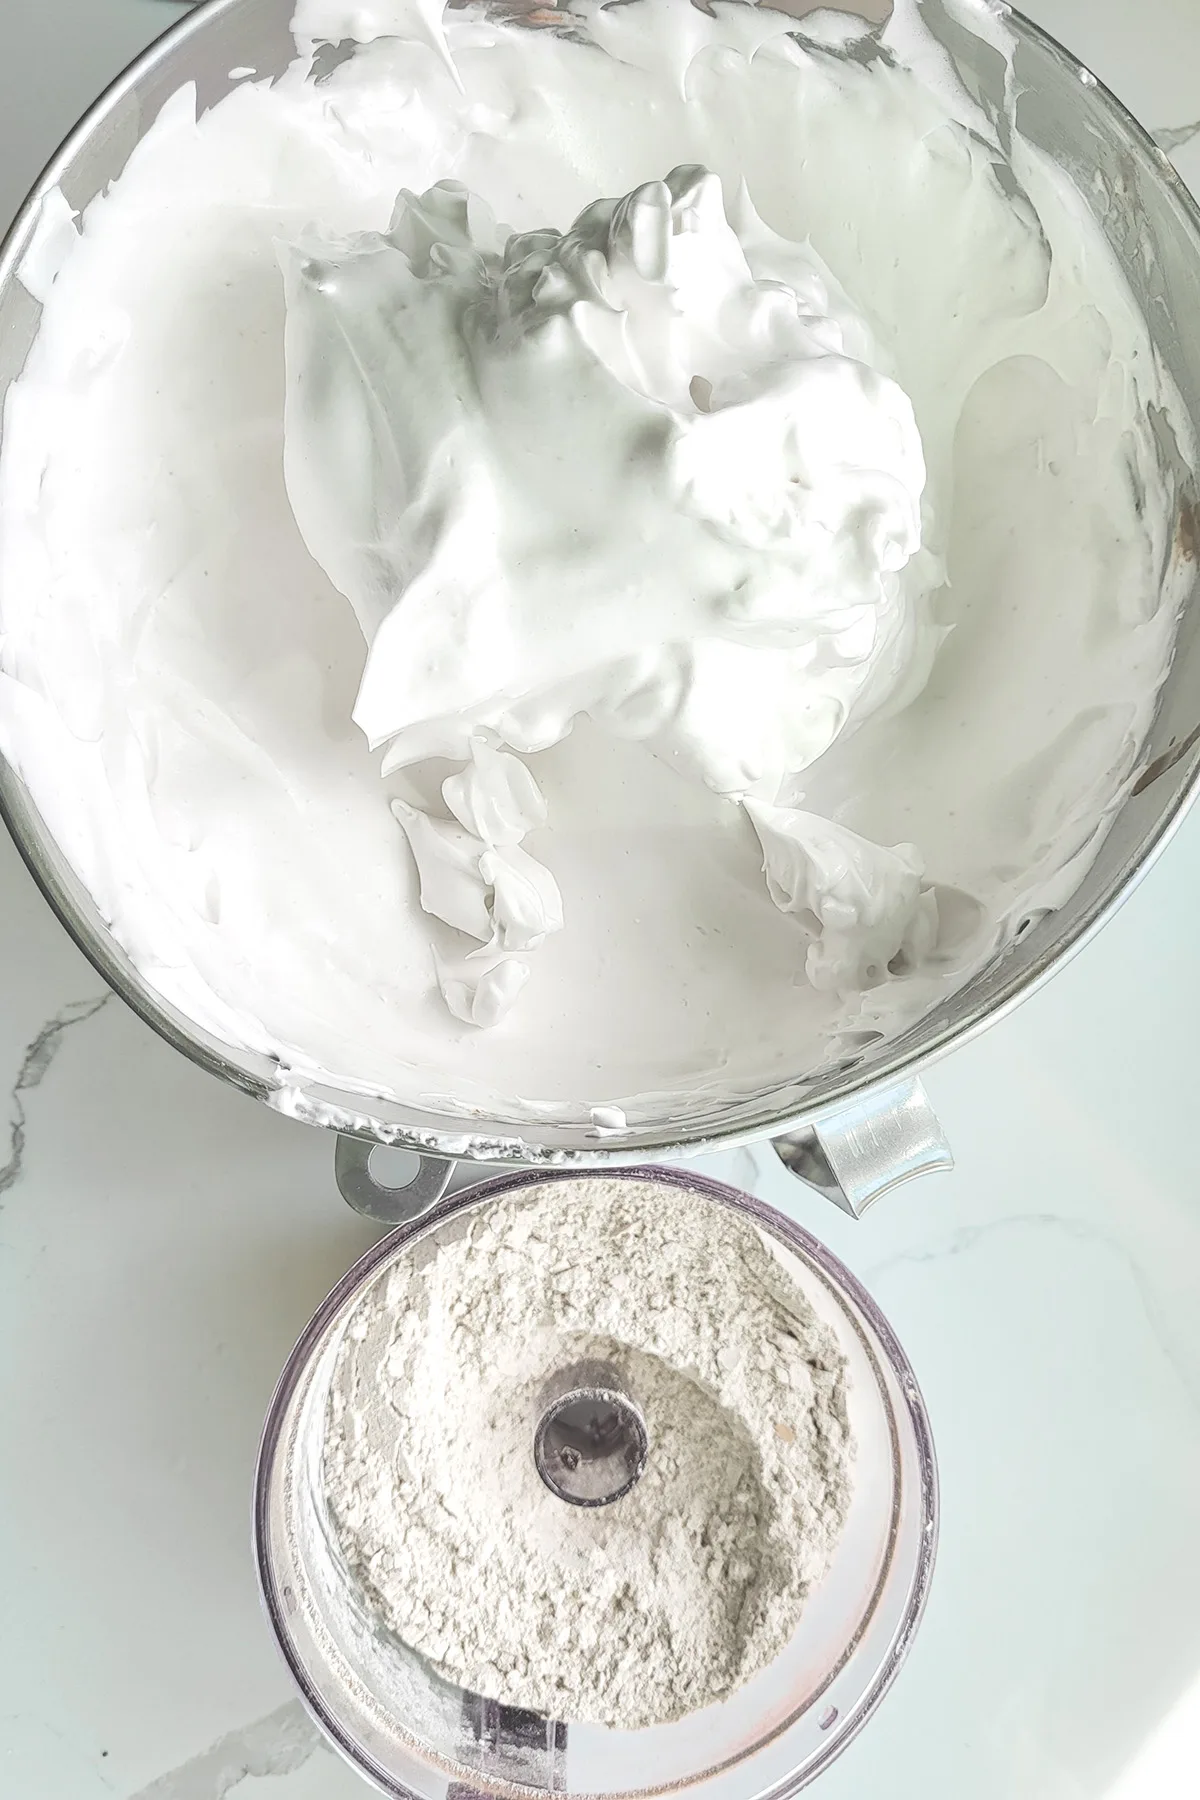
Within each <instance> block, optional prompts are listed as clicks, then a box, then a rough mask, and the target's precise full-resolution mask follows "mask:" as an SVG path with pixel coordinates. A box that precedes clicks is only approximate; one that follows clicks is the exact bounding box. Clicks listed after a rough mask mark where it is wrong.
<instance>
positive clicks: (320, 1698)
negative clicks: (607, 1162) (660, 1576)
mask: <svg viewBox="0 0 1200 1800" xmlns="http://www.w3.org/2000/svg"><path fill="white" fill-rule="evenodd" d="M586 1179H587V1177H586V1176H580V1175H577V1174H570V1173H565V1172H549V1171H538V1172H525V1173H521V1174H514V1175H506V1176H501V1177H500V1178H499V1179H497V1180H495V1181H488V1182H484V1183H482V1184H481V1185H479V1186H478V1187H474V1188H470V1189H468V1190H467V1191H466V1192H464V1193H461V1194H458V1195H456V1196H454V1198H453V1199H450V1200H447V1201H444V1202H442V1204H441V1205H439V1206H438V1207H436V1208H435V1209H434V1210H433V1211H432V1212H430V1213H428V1214H426V1216H425V1217H424V1218H422V1219H418V1220H416V1221H414V1222H413V1223H411V1224H408V1225H402V1226H401V1227H400V1228H399V1229H398V1230H396V1231H393V1232H391V1233H390V1234H389V1235H388V1236H387V1237H385V1238H384V1239H383V1240H382V1241H381V1242H380V1243H379V1244H377V1245H376V1246H375V1248H374V1249H373V1250H371V1251H369V1252H368V1253H367V1255H366V1256H364V1257H363V1258H362V1259H361V1260H360V1261H359V1262H358V1263H356V1264H355V1266H354V1267H353V1268H352V1269H351V1270H350V1271H349V1273H348V1274H346V1275H345V1276H344V1277H343V1278H342V1280H341V1281H340V1282H339V1283H338V1285H337V1286H336V1287H335V1288H334V1290H333V1292H332V1293H331V1294H330V1295H329V1297H328V1298H327V1299H326V1300H325V1302H324V1303H323V1304H322V1305H321V1306H320V1307H319V1308H318V1310H317V1313H316V1315H315V1316H314V1318H313V1319H312V1321H311V1323H310V1324H309V1326H308V1327H307V1329H306V1330H305V1332H304V1334H303V1335H302V1337H301V1338H300V1341H299V1343H298V1344H297V1345H296V1348H295V1350H294V1351H293V1352H292V1355H291V1357H290V1358H289V1360H288V1364H287V1367H286V1369H285V1370H284V1373H283V1376H282V1378H281V1380H280V1383H279V1387H278V1389H277V1391H276V1394H275V1397H274V1399H273V1401H272V1403H271V1408H270V1412H269V1413H268V1415H267V1422H266V1427H265V1430H264V1433H263V1441H262V1447H261V1450H260V1453H259V1461H258V1469H257V1475H256V1484H255V1510H254V1531H255V1550H256V1556H257V1562H258V1571H259V1580H260V1583H261V1588H262V1595H263V1601H264V1605H265V1607H266V1611H267V1616H268V1618H269V1620H270V1623H271V1627H272V1630H273V1631H274V1633H275V1636H276V1638H277V1640H278V1643H279V1647H280V1649H281V1650H282V1652H283V1656H284V1659H285V1661H286V1662H287V1665H288V1667H289V1668H290V1670H291V1672H292V1674H293V1676H294V1677H295V1680H296V1682H297V1685H298V1686H299V1689H300V1692H301V1695H302V1696H303V1698H304V1700H305V1702H306V1704H307V1706H308V1708H309V1710H310V1711H311V1712H312V1714H313V1716H314V1718H315V1719H316V1720H317V1723H318V1724H319V1725H320V1726H321V1727H322V1729H323V1730H324V1731H325V1732H326V1733H327V1735H328V1736H329V1738H330V1739H331V1740H332V1742H333V1743H334V1745H335V1746H336V1747H337V1748H338V1749H339V1750H341V1751H342V1753H343V1754H344V1755H345V1756H346V1757H347V1758H348V1759H349V1761H350V1762H351V1763H352V1764H353V1765H354V1766H355V1768H357V1769H358V1770H359V1772H360V1773H361V1774H363V1775H365V1776H366V1777H367V1778H368V1779H369V1780H371V1781H373V1782H374V1783H375V1784H376V1786H377V1787H379V1788H380V1789H381V1790H382V1791H383V1792H384V1793H385V1794H391V1795H396V1796H403V1797H405V1800H407V1797H408V1796H420V1797H421V1800H464V1790H465V1793H466V1794H471V1795H493V1794H496V1795H510V1796H525V1795H543V1794H545V1793H547V1792H552V1793H555V1794H563V1795H584V1794H586V1795H588V1796H591V1797H593V1800H599V1797H601V1796H603V1797H608V1796H614V1797H615V1796H633V1795H652V1794H662V1793H666V1792H668V1791H678V1790H680V1789H686V1790H687V1791H688V1792H689V1793H691V1794H695V1795H697V1796H704V1800H716V1797H717V1796H720V1797H721V1800H734V1797H735V1796H737V1797H740V1796H748V1795H756V1796H768V1795H770V1796H783V1795H788V1794H794V1793H796V1792H797V1790H798V1789H799V1788H801V1787H803V1786H804V1785H805V1784H806V1783H807V1782H809V1781H811V1780H812V1779H813V1777H814V1776H815V1775H817V1774H818V1773H819V1772H820V1771H821V1770H822V1769H824V1768H826V1767H827V1766H828V1764H829V1763H830V1762H831V1761H832V1760H833V1758H834V1757H835V1756H837V1755H838V1753H839V1752H840V1751H841V1750H843V1749H844V1748H845V1746H846V1744H847V1743H849V1741H850V1739H851V1738H852V1737H853V1736H854V1735H855V1733H856V1732H858V1731H859V1730H860V1729H861V1727H862V1726H863V1724H864V1723H865V1722H866V1720H867V1719H868V1718H869V1716H870V1714H871V1713H872V1712H873V1711H874V1709H875V1708H876V1706H878V1704H879V1702H880V1700H881V1699H882V1698H883V1695H884V1694H885V1692H886V1691H887V1689H888V1687H889V1686H890V1684H891V1682H892V1681H893V1679H894V1678H895V1675H896V1672H897V1670H898V1669H899V1667H900V1664H901V1662H902V1661H903V1659H904V1656H905V1653H906V1652H907V1650H908V1648H909V1646H910V1644H911V1643H912V1639H913V1635H914V1633H915V1631H916V1628H917V1624H918V1622H919V1620H920V1617H921V1612H922V1609H923V1607H924V1604H925V1598H926V1594H927V1591H928V1587H929V1579H930V1575H931V1573H932V1569H933V1561H934V1552H935V1548H936V1543H937V1522H938V1491H937V1472H936V1465H935V1462H934V1454H933V1440H932V1436H931V1434H930V1429H929V1421H928V1418H927V1416H926V1412H925V1407H924V1404H923V1402H922V1400H921V1395H920V1393H919V1391H918V1388H917V1384H916V1381H915V1379H914V1377H913V1374H912V1370H911V1369H910V1368H909V1365H908V1362H907V1359H906V1358H905V1356H904V1352H903V1351H902V1350H901V1348H900V1346H899V1344H898V1343H897V1341H896V1339H895V1336H894V1335H893V1333H892V1330H891V1327H890V1326H889V1325H888V1323H887V1321H886V1320H885V1319H884V1318H883V1317H882V1316H881V1314H880V1313H879V1311H878V1310H877V1308H876V1307H875V1305H874V1303H873V1302H872V1300H871V1299H870V1297H869V1296H868V1295H867V1294H866V1293H865V1292H864V1290H863V1289H862V1288H861V1287H860V1285H859V1284H858V1282H857V1281H856V1280H855V1279H854V1277H853V1276H852V1275H851V1274H850V1273H849V1271H848V1270H847V1269H845V1268H843V1266H842V1265H841V1263H839V1262H838V1261H837V1259H836V1257H834V1256H832V1255H830V1253H829V1251H828V1250H826V1249H824V1248H823V1247H822V1246H821V1245H820V1244H818V1243H817V1242H816V1240H815V1239H813V1238H812V1237H810V1236H809V1235H808V1233H807V1232H805V1231H802V1230H801V1229H800V1227H799V1226H797V1225H794V1224H792V1223H791V1221H790V1220H788V1219H785V1218H784V1217H783V1216H782V1215H781V1214H779V1213H777V1212H775V1211H773V1210H772V1209H771V1208H770V1207H767V1206H764V1205H762V1204H761V1203H760V1202H758V1201H756V1200H754V1199H752V1198H750V1197H749V1196H748V1195H746V1194H743V1193H740V1192H739V1191H738V1190H737V1189H735V1188H731V1187H726V1186H725V1185H724V1184H723V1183H721V1182H717V1181H711V1180H708V1179H706V1178H705V1177H702V1176H699V1175H694V1174H691V1173H690V1172H689V1173H683V1172H681V1171H677V1170H670V1169H660V1168H653V1169H651V1168H633V1169H624V1170H617V1171H609V1172H606V1175H605V1179H606V1180H624V1181H642V1182H651V1183H653V1184H655V1185H661V1184H662V1183H664V1182H667V1183H670V1184H671V1185H673V1186H675V1187H679V1188H682V1189H684V1190H685V1191H686V1192H687V1193H689V1194H690V1195H691V1196H692V1197H693V1200H694V1202H695V1204H696V1205H697V1206H728V1207H732V1208H733V1209H734V1211H736V1212H739V1213H741V1214H742V1215H743V1216H744V1217H746V1218H747V1219H749V1220H750V1221H751V1222H752V1223H753V1225H754V1226H755V1227H756V1228H757V1229H758V1231H759V1232H761V1234H762V1236H763V1238H764V1240H765V1242H766V1243H767V1245H768V1247H769V1248H770V1249H771V1250H772V1251H773V1252H774V1254H775V1255H777V1256H778V1257H779V1259H780V1260H781V1262H782V1263H783V1264H784V1266H785V1267H786V1268H787V1270H788V1271H789V1273H790V1274H791V1276H792V1278H793V1279H794V1280H795V1281H796V1282H797V1284H798V1285H799V1286H800V1287H801V1289H802V1290H803V1291H804V1293H805V1294H806V1295H807V1296H808V1298H809V1299H810V1301H811V1302H812V1305H813V1306H814V1308H815V1309H816V1311H817V1313H818V1314H819V1315H820V1317H821V1318H823V1319H825V1320H826V1321H827V1322H828V1323H829V1324H830V1325H831V1326H832V1327H833V1329H834V1330H835V1332H836V1333H837V1336H838V1339H839V1341H840V1343H841V1345H842V1347H843V1349H844V1351H845V1353H846V1356H847V1358H848V1364H849V1369H848V1374H849V1386H850V1393H849V1405H850V1419H851V1424H852V1426H853V1429H854V1434H855V1438H856V1440H857V1446H858V1451H857V1460H856V1466H855V1487H854V1498H853V1501H852V1503H851V1509H850V1514H849V1517H848V1520H847V1523H846V1528H845V1531H844V1533H843V1535H842V1538H841V1541H840V1543H839V1545H838V1548H837V1551H836V1552H835V1556H834V1560H833V1563H832V1565H831V1567H830V1569H829V1571H828V1573H827V1575H826V1576H825V1579H824V1580H823V1582H822V1583H821V1585H820V1586H819V1588H818V1589H817V1590H816V1591H815V1592H814V1594H813V1595H812V1597H811V1598H810V1600H809V1602H808V1605H807V1607H806V1609H805V1612H804V1615H803V1618H802V1621H801V1624H800V1628H799V1630H798V1631H797V1632H796V1635H795V1636H794V1638H793V1639H792V1641H791V1642H790V1644H789V1645H788V1647H787V1649H786V1650H785V1651H784V1652H783V1653H782V1654H781V1655H780V1656H779V1657H777V1658H776V1660H775V1662H774V1663H772V1664H771V1665H770V1667H768V1668H767V1669H765V1670H763V1671H762V1672H761V1673H760V1674H759V1675H757V1676H755V1677H754V1678H753V1679H752V1680H751V1681H749V1682H747V1683H746V1685H745V1686H744V1687H742V1688H740V1689H739V1690H738V1691H737V1692H736V1693H734V1694H733V1695H731V1696H730V1698H729V1699H727V1700H725V1701H723V1702H721V1703H720V1704H719V1705H715V1706H710V1707H706V1708H704V1709H703V1710H702V1711H700V1712H696V1713H692V1714H691V1715H689V1716H688V1717H687V1718H685V1719H683V1720H680V1721H679V1722H677V1723H675V1724H671V1725H659V1726H653V1727H651V1728H649V1729H647V1730H642V1731H616V1730H611V1729H608V1728H606V1727H603V1726H596V1725H577V1724H574V1723H572V1724H569V1725H568V1724H565V1723H563V1722H561V1721H555V1720H549V1719H543V1718H541V1717H540V1716H538V1715H535V1714H531V1713H526V1712H519V1711H516V1710H514V1709H510V1708H505V1707H501V1706H499V1705H498V1704H497V1703H496V1702H495V1701H492V1700H487V1699H484V1698H483V1697H481V1696H480V1695H478V1694H472V1693H469V1692H467V1691H466V1690H465V1689H462V1688H459V1687H456V1686H455V1685H454V1684H453V1683H451V1682H449V1681H447V1680H445V1679H444V1678H443V1677H442V1676H440V1675H439V1674H437V1673H436V1672H435V1670H434V1669H433V1668H432V1666H431V1665H430V1664H429V1663H428V1662H427V1661H426V1660H425V1658H424V1657H423V1656H421V1655H420V1654H419V1653H417V1652H416V1651H414V1650H412V1649H410V1648H409V1647H408V1646H407V1645H406V1644H404V1643H402V1642H401V1641H400V1640H399V1639H397V1638H396V1637H394V1636H393V1635H391V1634H389V1633H386V1632H384V1631H383V1630H381V1629H380V1628H379V1627H378V1626H377V1625H376V1623H375V1621H374V1619H373V1617H372V1616H371V1614H370V1612H369V1610H368V1609H367V1607H366V1606H365V1605H364V1603H363V1601H362V1599H361V1596H360V1593H359V1590H358V1588H357V1585H356V1584H355V1582H354V1581H353V1579H352V1578H351V1576H350V1575H349V1572H348V1571H347V1570H346V1568H345V1565H344V1563H343V1562H342V1560H341V1558H340V1555H339V1552H338V1550H337V1547H336V1544H335V1541H334V1539H333V1535H332V1532H331V1528H330V1524H329V1520H328V1515H327V1512H326V1507H325V1502H324V1498H323V1492H322V1483H321V1457H322V1446H323V1437H324V1421H325V1412H326V1403H327V1398H328V1394H329V1384H330V1380H331V1377H332V1374H333V1367H334V1362H335V1359H336V1356H337V1351H338V1346H339V1343H340V1341H341V1336H342V1332H343V1329H344V1327H345V1325H346V1322H347V1319H348V1318H349V1316H350V1314H351V1313H352V1311H353V1310H354V1307H355V1305H356V1304H357V1302H358V1300H359V1298H360V1297H361V1295H362V1293H363V1290H364V1289H365V1288H366V1287H367V1286H368V1285H369V1283H371V1282H372V1281H373V1280H374V1279H375V1278H376V1277H377V1276H379V1275H381V1274H382V1272H383V1271H384V1269H385V1268H386V1267H388V1266H390V1265H391V1264H394V1263H395V1262H397V1261H399V1260H400V1259H401V1258H404V1257H410V1256H412V1255H413V1254H414V1253H417V1252H420V1253H428V1251H429V1249H430V1248H431V1247H432V1246H433V1245H434V1244H436V1243H437V1242H438V1241H439V1239H441V1238H443V1237H444V1236H446V1235H447V1234H449V1235H454V1234H457V1233H458V1232H459V1231H460V1230H461V1228H462V1222H463V1220H464V1218H465V1217H466V1215H468V1214H470V1213H473V1212H475V1211H477V1210H478V1209H479V1208H481V1207H487V1206H492V1205H495V1203H496V1202H497V1201H498V1200H500V1199H501V1198H503V1199H504V1200H505V1201H506V1202H507V1203H509V1204H511V1203H512V1202H513V1201H514V1199H518V1200H519V1198H520V1197H526V1198H528V1199H533V1198H535V1197H536V1196H537V1195H538V1193H539V1192H540V1191H541V1190H542V1189H543V1187H544V1185H545V1183H547V1182H549V1181H575V1182H578V1181H581V1180H586Z"/></svg>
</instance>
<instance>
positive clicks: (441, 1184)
mask: <svg viewBox="0 0 1200 1800" xmlns="http://www.w3.org/2000/svg"><path fill="white" fill-rule="evenodd" d="M377 1148H378V1145H376V1144H373V1143H370V1142H368V1141H367V1140H366V1139H364V1138H356V1137H347V1136H346V1134H345V1133H344V1132H339V1133H338V1138H337V1144H336V1146H335V1149H334V1152H333V1173H334V1179H335V1180H336V1181H337V1184H338V1189H339V1191H340V1193H341V1196H342V1199H343V1200H344V1201H345V1202H346V1205H347V1206H350V1207H353V1209H354V1211H355V1212H356V1213H361V1214H362V1215H363V1217H364V1218H365V1219H374V1220H375V1221H376V1222H377V1223H378V1224H380V1225H404V1224H407V1223H408V1222H409V1220H411V1219H419V1218H420V1217H421V1214H422V1213H426V1212H428V1211H429V1209H430V1207H431V1206H436V1205H437V1202H438V1201H439V1200H440V1199H441V1198H442V1195H443V1194H444V1193H445V1192H446V1189H447V1188H448V1187H449V1186H450V1178H451V1176H452V1175H453V1174H454V1164H453V1162H449V1161H447V1160H446V1158H444V1157H441V1156H422V1155H420V1153H419V1152H417V1151H413V1152H412V1155H413V1161H414V1164H415V1168H414V1171H413V1174H412V1177H411V1179H410V1180H408V1181H406V1182H404V1183H403V1185H401V1186H399V1187H390V1186H388V1185H387V1183H385V1182H382V1181H379V1180H377V1179H376V1177H375V1176H374V1175H372V1173H371V1152H372V1151H373V1150H376V1149H377Z"/></svg>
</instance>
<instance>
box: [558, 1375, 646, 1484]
mask: <svg viewBox="0 0 1200 1800" xmlns="http://www.w3.org/2000/svg"><path fill="white" fill-rule="evenodd" d="M538 1405H539V1407H540V1409H541V1411H540V1416H539V1418H538V1421H537V1426H536V1428H535V1430H534V1434H533V1461H534V1466H535V1467H536V1469H537V1472H538V1474H539V1475H540V1476H541V1478H542V1480H543V1481H544V1482H545V1484H546V1486H547V1487H548V1488H549V1489H550V1492H551V1493H552V1494H557V1496H558V1498H559V1499H560V1500H565V1501H566V1502H567V1504H568V1505H570V1506H611V1505H612V1502H613V1501H614V1500H619V1499H620V1498H621V1496H622V1495H623V1494H627V1493H628V1492H629V1490H630V1488H631V1487H633V1485H634V1483H635V1482H636V1481H637V1480H638V1479H639V1478H640V1476H641V1475H642V1473H643V1471H644V1469H645V1467H646V1458H647V1455H648V1453H649V1448H650V1443H649V1439H648V1437H647V1435H646V1420H645V1416H644V1414H643V1412H642V1409H641V1407H640V1406H639V1405H638V1403H637V1400H636V1399H635V1398H634V1396H633V1394H632V1393H631V1392H630V1390H629V1386H628V1384H627V1383H626V1382H625V1381H624V1380H623V1379H622V1377H621V1374H620V1372H619V1370H617V1369H614V1368H613V1367H612V1365H611V1363H598V1362H580V1363H574V1364H573V1365H572V1366H571V1367H570V1368H568V1369H560V1370H559V1372H558V1374H557V1375H555V1376H553V1377H552V1378H551V1379H550V1380H549V1381H548V1382H547V1383H546V1386H545V1388H544V1390H543V1392H542V1394H541V1395H540V1397H539V1400H538Z"/></svg>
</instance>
